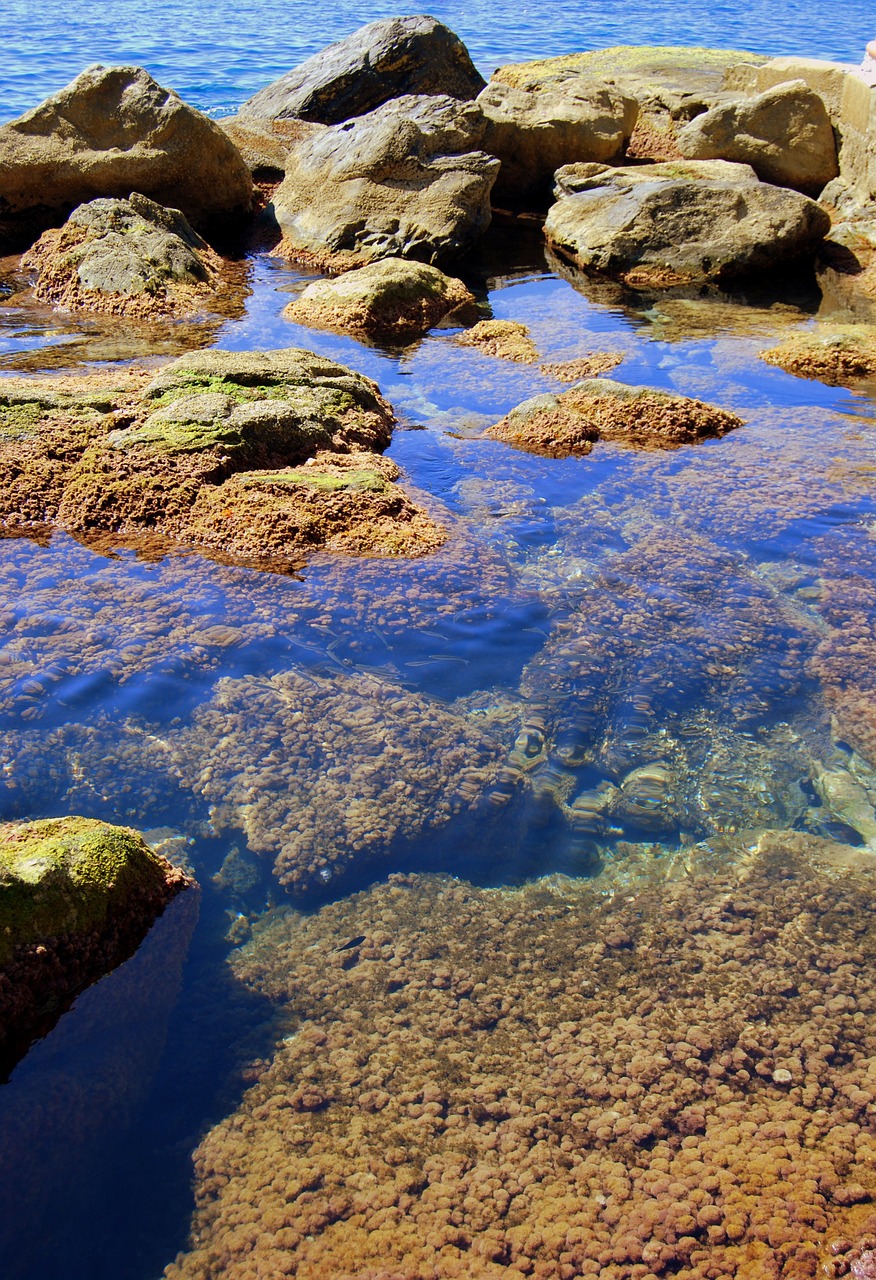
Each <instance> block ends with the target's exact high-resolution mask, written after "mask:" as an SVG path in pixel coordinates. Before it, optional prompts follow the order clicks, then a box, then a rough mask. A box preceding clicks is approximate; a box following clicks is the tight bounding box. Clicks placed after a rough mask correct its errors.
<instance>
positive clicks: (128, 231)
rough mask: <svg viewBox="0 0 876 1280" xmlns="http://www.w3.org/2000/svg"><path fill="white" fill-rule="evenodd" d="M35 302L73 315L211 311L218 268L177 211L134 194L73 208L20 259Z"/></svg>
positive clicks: (216, 260) (220, 269) (219, 277)
mask: <svg viewBox="0 0 876 1280" xmlns="http://www.w3.org/2000/svg"><path fill="white" fill-rule="evenodd" d="M21 265H22V267H23V268H25V269H29V270H34V271H36V272H37V277H38V278H37V285H36V289H35V294H36V297H37V298H38V299H39V300H40V301H41V302H51V303H53V304H54V305H55V306H60V307H65V308H69V309H70V310H74V311H107V312H111V313H113V314H116V315H129V316H154V315H175V316H187V315H191V314H197V313H203V312H204V311H205V310H215V309H216V306H217V304H218V301H219V298H218V294H217V290H218V288H219V286H220V285H221V283H222V276H223V263H222V259H221V258H220V257H219V256H218V254H216V253H214V252H213V250H212V249H211V248H210V246H209V245H208V244H207V243H206V242H205V241H204V240H202V239H201V237H200V236H199V235H197V234H196V232H194V231H193V230H192V228H191V226H190V225H189V223H188V221H187V219H186V217H185V215H184V214H182V213H180V211H179V210H178V209H165V208H164V207H163V206H162V205H159V204H155V202H154V201H152V200H147V198H146V197H145V196H141V195H138V194H137V193H136V192H132V194H131V198H130V199H129V200H117V199H109V198H106V199H98V200H92V201H90V202H89V203H88V204H83V205H80V206H79V208H78V209H74V211H73V213H71V215H70V217H69V218H68V219H67V221H66V223H65V224H64V226H63V227H61V228H60V230H57V231H45V232H43V234H42V236H41V237H40V238H39V240H38V241H37V242H36V244H35V245H33V246H32V248H31V249H30V250H29V252H28V253H26V254H25V256H24V258H23V259H22V264H21Z"/></svg>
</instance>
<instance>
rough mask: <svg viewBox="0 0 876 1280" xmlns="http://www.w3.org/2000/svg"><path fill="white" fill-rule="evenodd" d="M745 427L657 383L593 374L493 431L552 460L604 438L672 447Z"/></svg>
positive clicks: (532, 403)
mask: <svg viewBox="0 0 876 1280" xmlns="http://www.w3.org/2000/svg"><path fill="white" fill-rule="evenodd" d="M742 425H743V422H742V419H741V418H737V417H736V415H735V414H733V413H728V412H727V410H726V409H717V408H715V407H714V406H713V405H708V404H704V403H703V402H702V401H701V400H689V399H687V398H686V397H685V396H676V395H670V394H669V393H668V392H666V391H659V390H655V389H653V388H651V387H628V386H626V385H624V384H623V383H620V382H612V381H611V380H610V379H608V378H591V379H586V380H585V381H583V382H580V383H578V385H577V386H574V387H572V388H570V390H568V391H563V392H561V393H560V394H559V395H552V394H546V395H541V396H535V397H533V398H532V399H531V400H524V402H523V403H522V404H519V405H518V406H517V407H516V408H515V409H512V410H511V412H510V413H508V414H506V415H505V417H504V418H502V419H501V421H500V422H497V423H496V425H495V426H493V427H490V429H489V431H488V432H487V435H488V436H489V437H490V438H491V439H493V440H504V441H505V442H506V443H507V444H512V445H514V447H515V448H517V449H524V450H526V451H527V452H529V453H543V454H545V455H547V456H548V457H551V458H565V457H569V456H572V455H577V456H583V455H585V454H588V453H590V451H591V450H592V448H593V446H594V444H595V443H596V442H597V441H598V440H612V441H615V442H617V443H619V444H629V445H634V446H635V447H637V448H640V449H672V448H677V447H678V446H679V445H683V444H693V443H696V441H698V440H704V439H707V438H709V437H715V436H722V435H725V434H726V433H727V432H728V431H733V430H735V429H736V428H737V427H741V426H742Z"/></svg>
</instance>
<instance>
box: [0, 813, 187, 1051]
mask: <svg viewBox="0 0 876 1280" xmlns="http://www.w3.org/2000/svg"><path fill="white" fill-rule="evenodd" d="M191 883H192V882H191V881H190V880H189V879H188V877H187V876H186V875H185V874H184V873H183V872H182V871H180V870H177V869H176V868H174V867H172V866H171V864H170V863H169V862H167V860H166V859H165V858H162V857H160V856H159V855H157V854H155V853H153V852H152V850H151V849H149V847H148V845H146V843H145V842H144V840H143V839H142V837H141V836H139V835H138V834H137V832H135V831H132V830H130V829H128V828H126V827H114V826H110V825H109V824H107V823H105V822H98V821H96V820H95V819H92V818H77V817H68V818H47V819H44V820H42V821H37V822H27V823H6V824H4V825H2V826H0V1062H2V1061H3V1060H4V1059H5V1061H6V1064H7V1065H8V1061H9V1058H10V1056H11V1057H14V1056H15V1055H16V1053H17V1052H18V1051H19V1050H20V1048H21V1046H22V1045H23V1044H26V1043H27V1041H28V1039H29V1038H30V1037H31V1036H32V1035H34V1034H35V1033H36V1032H37V1031H38V1030H41V1029H42V1030H44V1029H46V1026H47V1024H50V1023H51V1022H52V1021H54V1016H55V1015H56V1014H57V1013H58V1012H59V1011H60V1010H61V1009H62V1008H63V1006H64V1003H65V1001H68V1000H69V999H70V998H71V997H72V996H73V995H75V993H76V992H77V991H78V990H81V989H82V987H84V986H86V985H87V984H88V983H89V982H91V981H93V980H94V979H95V978H96V977H98V976H100V974H101V973H104V972H107V971H108V970H109V969H111V968H113V967H114V966H115V965H116V964H117V963H119V962H120V961H121V960H122V959H124V958H126V957H127V955H129V954H130V953H131V952H132V951H133V950H134V949H135V948H136V946H137V945H138V944H139V942H140V940H141V939H142V938H143V936H144V935H145V933H146V931H147V929H148V928H149V926H150V925H151V924H152V922H153V920H154V919H155V917H156V916H157V915H158V914H159V913H160V912H161V911H162V910H163V908H164V906H165V905H166V903H167V902H168V901H169V900H170V899H171V898H172V897H173V896H174V895H175V894H176V893H179V892H180V890H182V889H184V888H186V887H187V886H189V885H190V884H191Z"/></svg>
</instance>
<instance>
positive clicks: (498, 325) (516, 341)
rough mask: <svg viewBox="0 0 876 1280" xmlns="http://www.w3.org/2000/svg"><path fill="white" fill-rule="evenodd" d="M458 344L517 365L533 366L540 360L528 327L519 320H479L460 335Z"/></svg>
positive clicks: (457, 339)
mask: <svg viewBox="0 0 876 1280" xmlns="http://www.w3.org/2000/svg"><path fill="white" fill-rule="evenodd" d="M456 342H457V343H458V344H459V345H460V346H461V347H474V348H475V349H476V350H478V351H482V352H483V353H484V355H488V356H497V357H498V358H499V359H500V360H513V361H515V363H517V364H532V363H533V361H535V360H537V359H538V347H537V346H536V345H535V343H534V342H533V341H532V338H531V337H530V336H529V329H528V327H527V326H526V325H525V324H521V323H520V321H519V320H479V321H478V322H477V324H474V325H472V327H471V328H470V329H466V331H465V333H461V334H459V336H458V337H457V338H456Z"/></svg>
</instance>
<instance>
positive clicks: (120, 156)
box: [0, 66, 252, 229]
mask: <svg viewBox="0 0 876 1280" xmlns="http://www.w3.org/2000/svg"><path fill="white" fill-rule="evenodd" d="M132 191H139V192H140V193H141V194H143V195H145V196H148V197H149V198H150V199H152V200H157V201H158V202H159V203H161V204H168V205H172V206H173V207H174V208H179V209H181V210H182V211H183V213H185V215H186V216H187V217H188V218H190V219H191V220H192V221H193V222H195V223H197V224H198V225H201V224H204V223H211V222H213V221H215V220H216V219H220V218H228V217H234V216H237V215H240V214H245V213H247V212H248V211H249V208H250V202H251V196H252V180H251V178H250V175H249V171H248V169H247V167H246V165H245V164H244V162H243V160H242V159H241V157H240V154H239V152H238V151H237V148H236V147H235V146H234V144H233V143H232V142H231V140H230V139H229V138H228V137H226V135H225V134H224V133H223V132H222V130H221V129H220V128H219V126H218V125H216V124H214V123H213V121H212V120H208V119H207V117H206V116H203V115H201V113H200V112H199V111H195V110H194V108H193V107H189V106H187V105H186V104H185V103H184V102H183V101H182V100H181V99H180V98H178V97H177V95H176V94H175V93H174V92H173V91H172V90H168V89H163V88H162V87H161V85H159V84H156V82H155V81H154V80H153V79H152V77H151V76H150V75H148V74H147V72H145V71H143V70H142V68H140V67H102V66H94V67H89V68H88V70H87V71H83V72H82V74H81V75H79V76H77V77H76V79H75V80H73V81H72V82H71V83H70V84H69V85H67V86H66V88H64V89H61V90H60V92H58V93H56V94H53V95H52V97H50V98H47V99H46V100H45V102H43V103H42V104H41V105H40V106H38V107H35V108H34V109H33V110H32V111H28V112H26V113H25V114H24V115H23V116H20V117H19V119H17V120H13V121H12V122H11V124H5V125H2V126H0V192H2V197H0V217H2V218H3V219H4V221H8V220H9V219H10V218H12V219H13V221H14V218H15V215H24V214H27V215H29V216H30V222H29V223H28V222H27V220H26V219H22V222H23V225H24V227H25V229H28V227H32V225H33V217H34V215H35V214H44V215H45V216H46V217H48V218H51V217H52V216H54V217H55V218H57V215H58V213H66V212H67V211H68V210H70V209H71V208H73V207H74V206H76V205H79V204H82V203H84V202H85V201H88V200H93V199H94V198H95V197H96V196H121V197H127V196H128V195H130V193H131V192H132ZM44 225H45V223H44Z"/></svg>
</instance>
